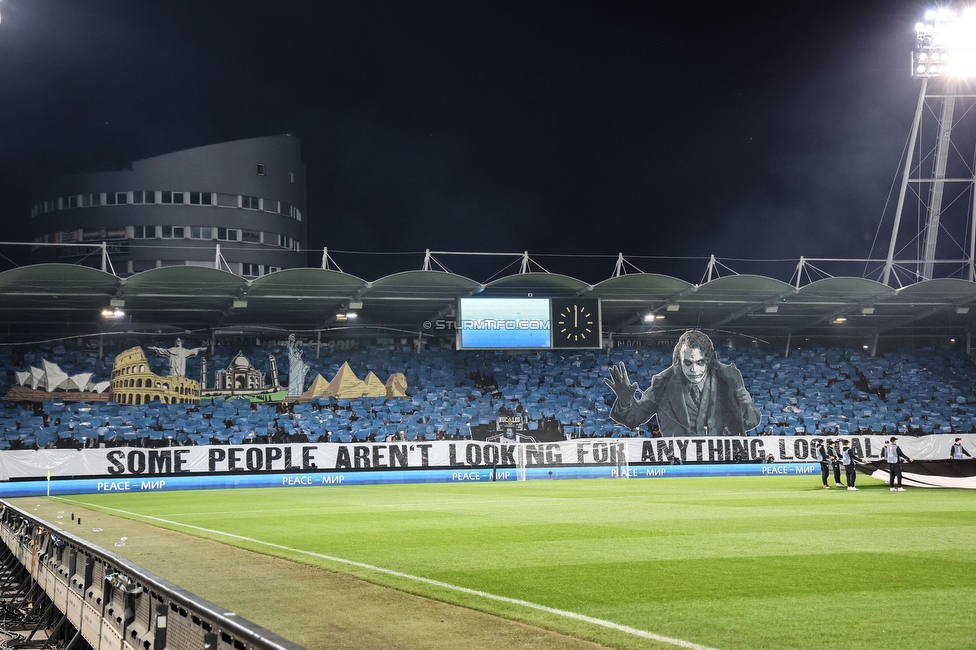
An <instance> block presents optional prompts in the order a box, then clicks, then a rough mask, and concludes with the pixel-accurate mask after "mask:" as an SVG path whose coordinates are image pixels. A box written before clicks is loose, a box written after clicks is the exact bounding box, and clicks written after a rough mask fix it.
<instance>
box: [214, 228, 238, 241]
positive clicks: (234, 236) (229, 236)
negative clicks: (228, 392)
mask: <svg viewBox="0 0 976 650" xmlns="http://www.w3.org/2000/svg"><path fill="white" fill-rule="evenodd" d="M240 232H241V231H240V230H237V229H236V228H217V239H220V240H222V241H238V240H239V239H240Z"/></svg>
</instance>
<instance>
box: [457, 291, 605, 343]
mask: <svg viewBox="0 0 976 650" xmlns="http://www.w3.org/2000/svg"><path fill="white" fill-rule="evenodd" d="M456 322H457V325H456V328H457V348H458V349H459V350H524V349H530V350H531V349H535V350H540V349H541V350H545V349H549V348H589V349H599V348H600V338H601V329H600V301H599V300H597V299H593V298H587V299H581V298H552V299H550V298H460V299H459V300H458V317H457V321H456Z"/></svg>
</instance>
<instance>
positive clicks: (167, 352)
mask: <svg viewBox="0 0 976 650" xmlns="http://www.w3.org/2000/svg"><path fill="white" fill-rule="evenodd" d="M149 349H150V350H152V351H153V352H155V353H156V354H158V355H159V356H161V357H163V358H164V359H169V376H170V377H186V360H187V358H188V357H195V356H197V355H198V354H200V353H201V352H203V351H204V350H206V349H207V348H184V347H183V339H176V346H175V347H172V348H168V349H167V348H157V347H154V346H151V345H150V346H149Z"/></svg>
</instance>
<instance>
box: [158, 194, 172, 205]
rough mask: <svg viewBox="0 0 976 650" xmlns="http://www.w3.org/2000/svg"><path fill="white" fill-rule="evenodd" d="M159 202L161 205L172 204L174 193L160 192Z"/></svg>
mask: <svg viewBox="0 0 976 650" xmlns="http://www.w3.org/2000/svg"><path fill="white" fill-rule="evenodd" d="M159 202H160V203H172V202H173V193H172V192H160V193H159Z"/></svg>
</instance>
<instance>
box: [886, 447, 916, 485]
mask: <svg viewBox="0 0 976 650" xmlns="http://www.w3.org/2000/svg"><path fill="white" fill-rule="evenodd" d="M903 458H904V459H905V460H907V461H908V462H909V463H910V462H912V459H911V458H909V457H908V456H906V455H905V452H903V451H902V450H901V447H899V446H898V438H896V437H895V436H891V440H890V441H889V442H888V444H887V445H885V447H884V459H885V461H886V462H887V463H888V487H889V488H890V489H891V491H892V492H895V491H897V492H904V491H905V488H903V487H902V486H901V461H902V459H903ZM895 479H898V487H895Z"/></svg>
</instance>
